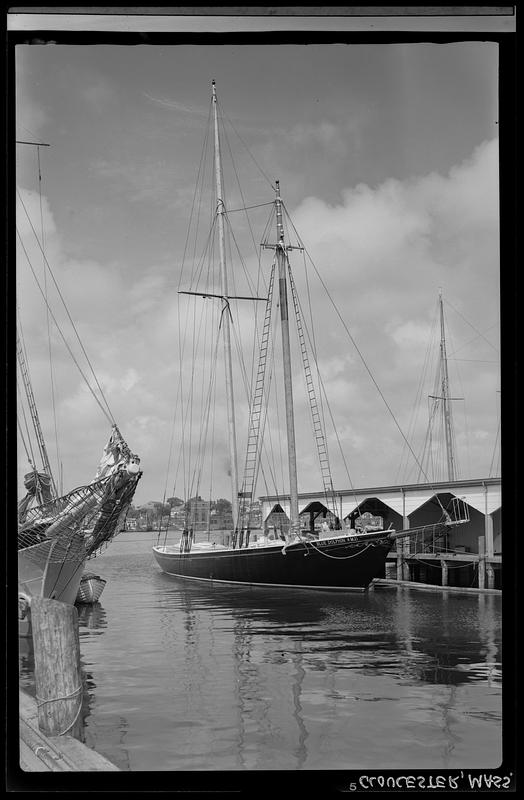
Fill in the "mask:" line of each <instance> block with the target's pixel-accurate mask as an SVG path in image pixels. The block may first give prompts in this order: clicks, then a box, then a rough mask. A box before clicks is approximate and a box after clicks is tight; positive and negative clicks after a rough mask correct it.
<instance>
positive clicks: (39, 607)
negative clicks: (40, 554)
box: [31, 597, 83, 741]
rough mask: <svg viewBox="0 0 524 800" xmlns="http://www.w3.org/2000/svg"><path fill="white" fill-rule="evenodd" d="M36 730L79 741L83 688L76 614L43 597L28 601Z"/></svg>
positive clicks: (64, 604)
mask: <svg viewBox="0 0 524 800" xmlns="http://www.w3.org/2000/svg"><path fill="white" fill-rule="evenodd" d="M31 622H32V626H33V646H34V658H35V685H36V699H37V703H38V726H39V728H40V730H41V731H42V733H45V734H47V735H48V736H61V735H63V734H66V733H67V734H68V735H70V736H74V737H75V738H77V739H80V740H81V741H82V738H83V721H82V718H81V709H82V698H83V684H82V673H81V667H80V642H79V636H78V613H77V610H76V608H75V607H74V606H73V605H69V603H60V602H58V601H57V600H49V599H48V598H44V597H34V598H33V599H32V601H31Z"/></svg>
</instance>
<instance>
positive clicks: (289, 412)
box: [275, 181, 300, 534]
mask: <svg viewBox="0 0 524 800" xmlns="http://www.w3.org/2000/svg"><path fill="white" fill-rule="evenodd" d="M276 222H277V244H276V248H275V250H276V256H277V264H278V284H279V296H280V322H281V330H282V356H283V368H284V394H285V402H286V432H287V453H288V465H289V499H290V509H289V511H290V513H289V516H290V522H291V533H292V534H293V533H299V529H300V523H299V517H298V484H297V454H296V446H295V419H294V411H293V376H292V372H291V348H290V344H289V314H288V303H287V280H286V261H287V257H286V248H285V245H284V226H283V224H282V201H281V199H280V183H279V181H276Z"/></svg>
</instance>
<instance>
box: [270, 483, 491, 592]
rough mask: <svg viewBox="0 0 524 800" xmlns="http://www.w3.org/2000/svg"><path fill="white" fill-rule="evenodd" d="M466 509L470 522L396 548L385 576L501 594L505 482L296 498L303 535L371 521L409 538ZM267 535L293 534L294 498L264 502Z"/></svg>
mask: <svg viewBox="0 0 524 800" xmlns="http://www.w3.org/2000/svg"><path fill="white" fill-rule="evenodd" d="M454 498H458V499H459V500H460V501H462V504H463V507H464V508H465V509H466V512H467V519H468V521H467V522H465V523H463V524H461V525H456V526H453V527H451V528H449V529H448V530H447V531H446V532H445V533H443V534H439V535H437V534H435V533H430V534H428V533H427V532H416V533H414V534H413V535H412V536H410V537H406V538H401V539H398V540H397V541H396V542H395V544H394V545H393V547H392V549H391V552H390V553H389V555H388V559H387V562H386V566H385V571H384V575H382V576H380V577H383V578H388V579H390V580H396V581H414V582H419V583H427V584H432V585H437V586H456V587H465V588H480V589H502V529H501V479H500V478H478V479H468V480H453V481H446V482H439V483H431V484H429V483H415V484H408V485H402V486H380V487H376V486H375V487H365V488H362V489H348V490H342V491H335V492H334V493H333V494H332V495H330V498H329V502H328V501H327V499H326V496H325V495H324V494H323V493H303V494H299V513H300V522H301V527H302V528H304V529H309V530H313V528H314V529H316V530H318V528H319V527H320V525H321V524H322V523H323V522H324V523H327V524H328V525H329V526H330V527H337V525H339V524H340V523H341V524H342V525H343V526H344V527H345V526H346V525H348V524H349V526H350V527H358V526H359V523H361V522H365V521H366V520H369V519H370V520H371V521H372V522H373V523H374V524H377V523H378V524H379V525H380V526H381V527H382V528H383V529H384V530H386V529H388V528H391V529H393V530H397V531H399V530H405V529H411V528H418V527H419V526H423V525H432V524H434V523H437V522H440V521H442V516H443V514H442V509H443V508H444V509H449V508H451V505H452V502H453V499H454ZM259 500H260V506H261V517H262V527H263V528H264V529H265V530H267V529H268V528H270V527H276V528H281V529H283V530H286V529H287V528H288V527H289V513H290V501H289V495H287V496H285V495H284V496H276V495H266V496H263V497H260V498H259Z"/></svg>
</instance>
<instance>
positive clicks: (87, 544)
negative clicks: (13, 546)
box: [18, 425, 142, 558]
mask: <svg viewBox="0 0 524 800" xmlns="http://www.w3.org/2000/svg"><path fill="white" fill-rule="evenodd" d="M139 463H140V459H139V458H138V456H136V455H135V454H133V453H131V450H130V449H129V447H128V445H127V444H126V442H125V441H124V439H123V438H122V435H121V434H120V431H119V430H118V428H117V427H116V425H115V426H114V427H113V430H112V432H111V436H110V439H109V441H108V443H107V445H106V447H105V448H104V452H103V456H102V459H101V461H100V464H99V466H98V469H97V472H96V475H95V477H94V479H93V481H92V482H91V483H89V484H87V485H86V486H80V487H78V488H76V489H74V490H73V491H71V492H69V493H68V494H66V495H64V496H63V497H58V498H56V499H54V500H50V501H49V502H47V503H43V504H41V505H38V506H35V507H34V508H31V509H29V510H28V511H26V513H25V519H24V522H23V524H22V525H20V527H19V531H18V549H19V550H22V549H27V548H32V547H34V546H35V545H38V544H41V543H46V542H47V543H48V542H50V541H54V540H57V539H60V541H61V542H62V544H63V547H67V545H68V540H69V539H71V538H72V537H74V536H75V535H76V534H78V533H81V534H82V539H83V548H81V549H84V550H85V552H84V557H87V558H89V556H92V555H93V554H94V553H95V552H96V551H97V550H98V549H99V548H100V547H101V546H102V545H103V544H106V543H108V542H109V541H110V540H111V539H112V538H113V536H115V535H116V534H117V533H118V532H119V531H120V530H121V529H122V527H123V524H124V521H125V517H126V514H127V511H128V509H129V506H130V504H131V501H132V499H133V495H134V492H135V489H136V486H137V483H138V481H139V479H140V477H141V475H142V473H141V470H140V467H139ZM63 547H58V548H57V547H56V545H55V548H54V550H57V553H56V555H57V557H58V556H59V554H61V555H62V556H63V555H64V551H63ZM77 551H78V548H75V552H77ZM53 552H54V551H53ZM77 554H78V553H77ZM35 556H36V552H35Z"/></svg>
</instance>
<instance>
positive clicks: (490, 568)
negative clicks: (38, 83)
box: [486, 561, 495, 589]
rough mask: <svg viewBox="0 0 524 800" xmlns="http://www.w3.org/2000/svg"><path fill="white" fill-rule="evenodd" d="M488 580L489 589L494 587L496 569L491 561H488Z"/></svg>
mask: <svg viewBox="0 0 524 800" xmlns="http://www.w3.org/2000/svg"><path fill="white" fill-rule="evenodd" d="M486 580H487V584H488V587H487V588H488V589H493V588H494V586H495V570H494V569H493V564H491V563H490V562H489V561H486Z"/></svg>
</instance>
